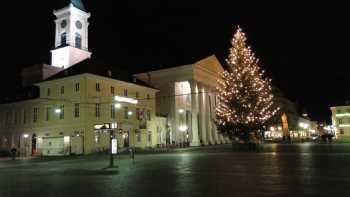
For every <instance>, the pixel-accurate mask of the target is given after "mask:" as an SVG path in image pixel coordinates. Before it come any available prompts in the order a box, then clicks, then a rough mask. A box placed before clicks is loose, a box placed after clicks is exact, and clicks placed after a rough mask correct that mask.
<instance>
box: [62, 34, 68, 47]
mask: <svg viewBox="0 0 350 197" xmlns="http://www.w3.org/2000/svg"><path fill="white" fill-rule="evenodd" d="M66 44H67V33H66V32H63V33H62V34H61V46H65V45H66Z"/></svg>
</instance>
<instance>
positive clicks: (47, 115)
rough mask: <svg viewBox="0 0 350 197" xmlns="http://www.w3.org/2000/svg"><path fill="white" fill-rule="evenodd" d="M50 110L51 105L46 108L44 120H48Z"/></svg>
mask: <svg viewBox="0 0 350 197" xmlns="http://www.w3.org/2000/svg"><path fill="white" fill-rule="evenodd" d="M50 111H51V107H47V108H46V118H45V119H46V121H49V120H50Z"/></svg>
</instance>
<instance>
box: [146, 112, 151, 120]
mask: <svg viewBox="0 0 350 197" xmlns="http://www.w3.org/2000/svg"><path fill="white" fill-rule="evenodd" d="M147 120H151V111H150V110H147Z"/></svg>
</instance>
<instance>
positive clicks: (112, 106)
mask: <svg viewBox="0 0 350 197" xmlns="http://www.w3.org/2000/svg"><path fill="white" fill-rule="evenodd" d="M111 118H112V119H115V106H114V105H111Z"/></svg>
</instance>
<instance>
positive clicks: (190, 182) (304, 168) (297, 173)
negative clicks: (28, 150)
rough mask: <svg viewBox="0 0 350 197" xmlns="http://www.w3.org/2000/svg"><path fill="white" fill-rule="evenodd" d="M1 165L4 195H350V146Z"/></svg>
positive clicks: (205, 151) (0, 182)
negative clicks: (113, 163) (111, 164)
mask: <svg viewBox="0 0 350 197" xmlns="http://www.w3.org/2000/svg"><path fill="white" fill-rule="evenodd" d="M261 150H262V151H261V152H233V151H232V150H231V148H230V147H229V146H228V147H219V148H211V149H196V150H192V151H189V152H184V151H182V152H175V153H163V154H144V155H136V157H135V163H134V164H133V163H132V161H131V160H130V159H129V157H127V156H125V155H124V156H119V157H118V158H117V164H118V165H119V170H118V171H116V170H102V169H103V168H104V167H105V166H106V165H107V163H108V157H107V156H88V157H77V158H65V159H64V158H60V159H57V158H55V159H44V160H36V159H34V160H21V161H0V197H17V196H18V197H19V196H25V197H29V196H33V197H34V196H35V197H41V196H45V197H53V196H59V197H66V196H67V197H68V196H69V197H70V196H76V197H78V196H93V197H105V196H113V197H114V196H116V197H119V196H137V197H141V196H169V197H172V196H176V197H182V196H200V197H202V196H214V197H218V196H237V197H241V196H282V197H285V196H337V197H338V196H339V197H340V196H350V145H309V144H303V145H264V147H263V148H262V149H261Z"/></svg>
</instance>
